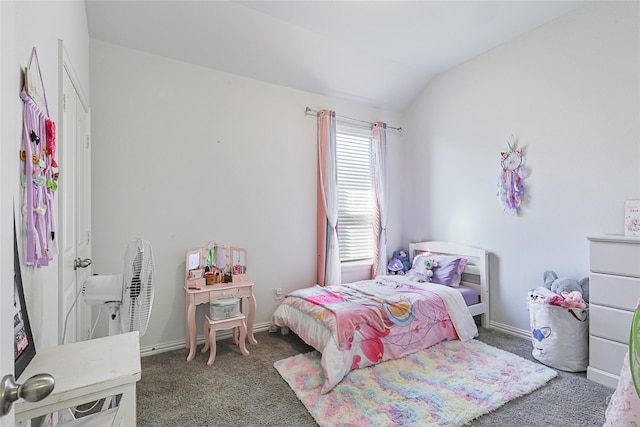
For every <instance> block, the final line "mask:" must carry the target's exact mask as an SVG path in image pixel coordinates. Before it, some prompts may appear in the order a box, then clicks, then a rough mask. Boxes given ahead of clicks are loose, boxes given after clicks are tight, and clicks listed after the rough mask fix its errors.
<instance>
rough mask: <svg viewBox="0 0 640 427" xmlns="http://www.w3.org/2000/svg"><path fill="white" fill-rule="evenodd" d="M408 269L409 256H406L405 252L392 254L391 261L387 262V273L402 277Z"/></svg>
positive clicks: (400, 251) (409, 264)
mask: <svg viewBox="0 0 640 427" xmlns="http://www.w3.org/2000/svg"><path fill="white" fill-rule="evenodd" d="M400 267H402V268H400ZM410 269H411V262H409V255H408V254H407V252H406V251H403V250H397V251H395V252H394V253H393V256H392V257H391V261H389V266H388V267H387V273H388V274H401V275H404V274H405V273H406V272H407V271H409V270H410Z"/></svg>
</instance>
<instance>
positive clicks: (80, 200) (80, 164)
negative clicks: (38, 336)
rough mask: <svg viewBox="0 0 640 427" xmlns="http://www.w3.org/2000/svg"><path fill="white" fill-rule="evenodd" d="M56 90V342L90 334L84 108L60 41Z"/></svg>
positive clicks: (86, 120) (86, 118) (88, 164)
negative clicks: (85, 294) (86, 284)
mask: <svg viewBox="0 0 640 427" xmlns="http://www.w3.org/2000/svg"><path fill="white" fill-rule="evenodd" d="M59 49H60V61H61V64H62V67H61V70H60V72H61V75H62V93H61V96H60V100H61V108H60V111H61V113H60V115H59V122H60V123H59V124H58V126H59V129H60V131H59V134H58V152H59V157H60V161H59V162H58V163H59V164H60V165H61V166H60V175H61V176H60V184H61V185H60V189H59V197H60V213H59V215H60V218H59V221H58V224H59V225H60V229H59V230H58V232H59V233H60V240H59V245H60V251H59V252H60V301H61V304H60V311H59V320H60V322H59V325H60V327H61V330H60V332H59V333H60V339H59V340H58V341H59V342H60V343H61V344H67V343H72V342H76V341H83V340H86V339H88V338H90V336H89V335H90V325H91V308H90V307H89V306H87V305H86V304H85V303H84V301H83V299H82V296H81V295H80V293H81V290H82V284H83V283H84V281H85V280H86V278H87V277H88V275H89V274H91V267H90V259H91V216H90V215H91V211H90V207H91V203H90V200H91V199H90V194H91V151H90V140H89V129H90V124H89V108H88V104H87V103H86V101H85V98H84V95H83V91H82V88H81V87H80V86H79V84H78V80H77V78H76V77H75V73H74V71H73V67H72V66H71V63H70V61H69V58H68V57H67V55H66V53H65V51H64V47H63V46H62V41H60V46H59Z"/></svg>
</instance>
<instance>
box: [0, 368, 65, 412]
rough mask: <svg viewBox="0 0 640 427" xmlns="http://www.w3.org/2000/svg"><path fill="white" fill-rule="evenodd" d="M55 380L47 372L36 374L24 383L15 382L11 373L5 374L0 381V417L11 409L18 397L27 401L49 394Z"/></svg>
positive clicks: (35, 400)
mask: <svg viewBox="0 0 640 427" xmlns="http://www.w3.org/2000/svg"><path fill="white" fill-rule="evenodd" d="M55 383H56V381H55V380H54V379H53V377H52V376H51V375H49V374H37V375H34V376H32V377H31V378H29V379H28V380H26V381H25V382H24V384H22V385H21V384H17V383H16V381H15V380H14V378H13V375H5V376H4V378H2V382H1V383H0V417H1V416H4V415H7V414H8V413H9V411H11V405H13V402H15V401H16V400H18V399H19V398H23V399H24V400H26V401H27V402H37V401H39V400H42V399H44V398H45V397H47V396H49V394H51V392H52V391H53V387H54V386H55Z"/></svg>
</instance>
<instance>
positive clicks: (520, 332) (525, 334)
mask: <svg viewBox="0 0 640 427" xmlns="http://www.w3.org/2000/svg"><path fill="white" fill-rule="evenodd" d="M489 327H490V328H491V329H497V330H499V331H502V332H504V333H507V334H509V335H515V336H519V337H522V338H524V339H528V340H529V339H531V331H527V330H524V329H519V328H514V327H513V326H509V325H505V324H504V323H498V322H494V321H493V320H492V321H491V322H489Z"/></svg>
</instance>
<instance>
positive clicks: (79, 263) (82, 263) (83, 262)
mask: <svg viewBox="0 0 640 427" xmlns="http://www.w3.org/2000/svg"><path fill="white" fill-rule="evenodd" d="M91 262H92V261H91V258H85V259H80V258H76V259H75V260H73V269H74V270H77V269H79V268H87V267H89V266H90V265H91Z"/></svg>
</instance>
